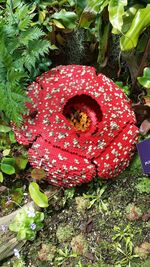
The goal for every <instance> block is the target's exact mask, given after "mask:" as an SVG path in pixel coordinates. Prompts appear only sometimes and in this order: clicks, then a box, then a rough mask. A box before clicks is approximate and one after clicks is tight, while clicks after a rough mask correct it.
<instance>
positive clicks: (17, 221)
mask: <svg viewBox="0 0 150 267" xmlns="http://www.w3.org/2000/svg"><path fill="white" fill-rule="evenodd" d="M43 220H44V213H43V212H39V211H35V210H34V208H33V207H32V206H29V207H27V208H22V210H21V211H20V212H19V213H18V214H17V215H16V217H15V218H14V220H13V221H12V222H11V224H10V225H9V230H10V231H13V232H16V233H17V238H18V239H19V240H23V239H25V240H34V239H35V237H36V233H37V231H39V230H40V229H42V228H43V223H42V222H43Z"/></svg>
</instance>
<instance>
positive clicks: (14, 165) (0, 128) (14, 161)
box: [0, 124, 28, 183]
mask: <svg viewBox="0 0 150 267" xmlns="http://www.w3.org/2000/svg"><path fill="white" fill-rule="evenodd" d="M0 139H1V140H0V153H1V157H0V182H1V183H2V182H3V180H4V174H7V175H12V174H14V173H16V172H18V171H20V170H24V169H25V168H26V165H27V163H28V159H27V157H25V156H24V155H21V156H17V157H16V156H14V155H13V153H12V146H13V144H15V143H16V140H15V136H14V133H13V132H12V130H11V128H10V127H9V126H7V125H3V124H1V125H0Z"/></svg>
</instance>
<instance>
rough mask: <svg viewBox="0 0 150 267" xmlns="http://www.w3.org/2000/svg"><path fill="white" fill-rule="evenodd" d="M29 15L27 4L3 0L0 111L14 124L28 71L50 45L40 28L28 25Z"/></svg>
mask: <svg viewBox="0 0 150 267" xmlns="http://www.w3.org/2000/svg"><path fill="white" fill-rule="evenodd" d="M33 17H34V14H33V13H32V11H31V10H30V8H29V6H27V5H25V4H22V3H21V2H20V1H14V6H12V2H11V1H7V4H6V8H5V9H4V10H2V11H1V20H0V40H1V42H0V101H1V106H0V111H1V113H4V115H5V116H6V117H7V118H8V119H9V120H12V121H14V122H15V123H17V124H18V125H19V124H20V122H21V119H22V114H23V113H25V111H26V108H25V101H27V100H28V99H27V97H26V94H25V88H26V86H27V82H28V81H29V75H31V74H32V72H33V69H34V68H36V64H37V63H38V62H39V61H40V59H41V57H43V56H44V55H45V53H48V51H49V47H50V43H49V42H48V41H47V40H43V39H41V38H43V37H44V35H45V34H44V32H43V31H42V30H41V29H40V28H38V27H37V26H32V25H34V24H33V23H32V18H33ZM33 78H34V77H33ZM28 101H29V100H28Z"/></svg>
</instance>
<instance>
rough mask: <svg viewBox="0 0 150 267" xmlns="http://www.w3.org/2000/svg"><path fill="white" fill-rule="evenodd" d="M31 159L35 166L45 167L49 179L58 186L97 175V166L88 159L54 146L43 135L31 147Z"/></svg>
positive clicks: (86, 180)
mask: <svg viewBox="0 0 150 267" xmlns="http://www.w3.org/2000/svg"><path fill="white" fill-rule="evenodd" d="M29 161H30V163H31V165H32V166H33V167H34V168H43V169H44V170H45V171H46V173H47V179H48V180H49V181H50V182H51V183H52V184H54V185H58V186H65V187H72V186H75V185H77V184H81V183H86V182H89V181H91V179H92V177H93V176H94V175H96V169H95V166H94V164H91V162H90V161H89V160H88V159H86V158H82V157H80V156H78V155H75V154H71V153H69V152H67V151H63V150H61V149H60V148H56V147H53V146H52V145H51V144H50V143H48V142H47V141H45V140H44V139H43V138H41V137H40V138H38V139H37V140H36V142H35V143H34V144H33V146H32V148H31V149H29Z"/></svg>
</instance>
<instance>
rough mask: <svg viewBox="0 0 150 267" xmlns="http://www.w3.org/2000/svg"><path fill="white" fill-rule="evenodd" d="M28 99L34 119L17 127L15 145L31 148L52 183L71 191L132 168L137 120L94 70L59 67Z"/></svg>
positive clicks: (112, 86) (119, 93) (38, 82)
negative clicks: (86, 183) (129, 167)
mask: <svg viewBox="0 0 150 267" xmlns="http://www.w3.org/2000/svg"><path fill="white" fill-rule="evenodd" d="M28 96H29V97H30V98H31V100H32V103H28V104H27V106H28V108H29V115H28V116H26V117H24V124H23V125H22V127H21V129H16V128H15V127H14V130H15V133H16V139H17V140H18V142H20V143H22V144H24V145H28V144H32V146H31V148H30V149H29V153H28V154H29V161H30V163H31V165H32V166H33V167H34V168H38V169H44V170H45V173H46V175H47V179H48V180H49V181H50V183H52V184H53V185H57V186H65V187H72V186H75V185H77V184H81V183H85V182H89V181H90V180H91V179H92V178H93V177H94V176H95V175H99V176H100V177H102V178H111V177H114V176H116V175H118V174H119V173H120V172H121V171H122V170H124V169H125V168H126V167H127V166H128V164H129V161H130V159H131V156H132V155H133V152H134V149H135V143H136V141H137V138H138V129H137V127H136V126H135V116H134V113H133V111H132V110H131V106H130V101H129V100H128V99H127V98H126V96H125V95H124V93H123V92H122V91H121V89H120V88H119V87H118V86H117V85H116V84H114V83H113V81H111V80H110V79H108V78H107V77H106V76H104V75H102V74H99V75H97V74H96V71H95V69H94V68H93V67H88V66H77V65H69V66H58V67H56V68H54V69H52V70H50V71H48V72H46V73H43V74H42V75H41V76H39V77H37V79H36V82H33V83H32V84H31V85H30V86H29V87H28ZM33 114H34V116H33Z"/></svg>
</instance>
